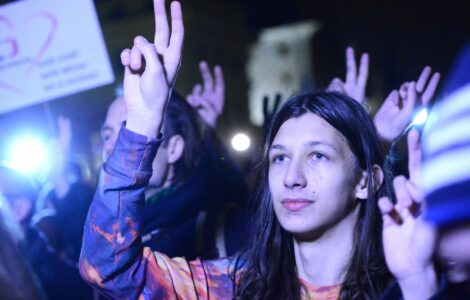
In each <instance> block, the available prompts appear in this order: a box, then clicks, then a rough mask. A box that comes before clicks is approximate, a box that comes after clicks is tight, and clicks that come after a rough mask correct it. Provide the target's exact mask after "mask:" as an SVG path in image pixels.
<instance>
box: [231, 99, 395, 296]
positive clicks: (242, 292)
mask: <svg viewBox="0 0 470 300" xmlns="http://www.w3.org/2000/svg"><path fill="white" fill-rule="evenodd" d="M309 112H311V113H314V114H315V115H317V116H319V117H321V118H323V119H324V120H325V121H327V122H328V123H329V124H330V125H331V126H333V127H334V128H335V129H336V130H338V131H339V132H341V134H342V135H343V136H344V137H345V138H346V140H347V141H348V144H349V147H350V148H351V151H352V153H353V154H354V155H355V156H356V158H357V161H358V164H359V167H360V168H361V169H362V170H364V171H366V172H367V173H368V175H369V176H368V187H369V193H368V199H367V200H365V201H360V204H359V205H360V208H359V216H358V219H357V223H356V225H355V230H354V237H353V243H354V244H353V250H352V258H351V260H350V262H349V265H348V268H347V272H346V276H345V280H344V282H343V283H342V286H341V294H340V299H376V298H378V297H379V295H380V293H381V292H382V290H383V289H384V287H385V285H386V284H387V281H388V279H389V272H388V270H387V268H386V265H385V259H384V255H383V249H382V238H381V237H382V218H381V214H380V211H379V208H378V206H377V199H378V196H379V195H380V194H383V193H384V191H385V189H384V188H383V186H382V187H381V188H380V190H379V191H378V192H374V191H373V176H372V170H373V165H374V164H377V165H379V166H382V165H383V154H382V152H381V146H380V142H379V139H378V137H377V133H376V130H375V128H374V125H373V123H372V120H371V118H370V117H369V115H368V113H367V112H366V111H365V109H364V108H363V107H362V106H361V105H360V104H359V103H357V102H356V101H355V100H353V99H351V98H349V97H347V96H345V95H342V94H338V93H330V92H319V93H305V94H300V95H297V96H294V97H292V98H291V99H290V100H288V101H287V102H286V103H285V104H284V105H283V107H282V108H281V109H280V111H279V112H278V113H277V114H276V115H275V116H274V118H273V120H272V122H271V124H270V127H269V130H268V133H267V138H266V144H265V147H264V154H263V161H262V163H261V165H260V176H259V184H258V190H257V191H256V193H255V199H256V200H255V201H256V205H257V207H256V216H255V218H254V224H253V228H254V231H255V232H254V235H253V237H252V241H251V244H250V246H249V247H248V250H247V251H246V252H245V253H244V254H243V255H241V258H240V260H241V261H243V271H242V272H241V274H240V276H241V278H240V283H239V285H238V287H237V289H236V296H237V297H240V298H242V299H300V298H301V293H302V284H301V283H300V281H299V278H298V274H297V268H296V263H295V255H294V245H293V237H292V235H291V234H290V233H289V232H287V231H285V230H284V229H283V228H282V227H281V225H280V223H279V221H278V220H277V217H276V215H275V213H274V208H273V204H272V200H271V194H270V191H269V185H268V180H267V178H268V171H269V161H268V152H269V148H270V146H271V144H272V142H273V140H274V137H275V136H276V134H277V132H278V130H279V128H280V127H281V125H282V124H283V123H284V122H285V121H287V120H288V119H291V118H297V117H300V116H301V115H303V114H305V113H309ZM385 182H386V181H385ZM235 269H237V267H236V268H235Z"/></svg>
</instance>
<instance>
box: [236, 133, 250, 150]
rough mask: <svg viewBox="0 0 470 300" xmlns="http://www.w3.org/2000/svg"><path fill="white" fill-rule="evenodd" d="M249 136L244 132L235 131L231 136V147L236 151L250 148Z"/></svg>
mask: <svg viewBox="0 0 470 300" xmlns="http://www.w3.org/2000/svg"><path fill="white" fill-rule="evenodd" d="M250 144H251V141H250V138H249V137H248V135H246V134H244V133H237V134H235V135H234V136H233V138H232V147H233V149H235V150H236V151H246V150H248V148H250Z"/></svg>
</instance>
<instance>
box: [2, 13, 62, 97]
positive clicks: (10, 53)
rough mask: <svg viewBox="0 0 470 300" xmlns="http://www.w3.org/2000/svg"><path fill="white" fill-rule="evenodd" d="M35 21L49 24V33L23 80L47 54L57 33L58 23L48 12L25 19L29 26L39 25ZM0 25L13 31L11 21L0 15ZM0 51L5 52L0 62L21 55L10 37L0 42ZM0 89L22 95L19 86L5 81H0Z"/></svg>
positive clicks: (17, 46)
mask: <svg viewBox="0 0 470 300" xmlns="http://www.w3.org/2000/svg"><path fill="white" fill-rule="evenodd" d="M37 20H46V21H47V22H48V23H49V24H50V28H49V31H48V32H47V34H46V35H45V36H44V41H43V43H42V44H41V45H40V46H39V48H38V50H37V51H36V53H34V55H33V58H32V60H31V62H30V64H29V66H28V68H27V70H26V72H25V74H24V76H25V78H26V77H27V76H28V75H29V74H30V73H31V71H32V70H33V69H34V68H35V67H36V65H37V64H38V63H39V62H40V61H41V59H42V58H43V56H44V54H45V53H46V52H47V50H48V49H49V47H50V46H51V44H52V41H53V40H54V37H55V34H56V32H57V27H58V21H57V18H56V17H55V16H54V15H53V14H52V13H50V12H48V11H40V12H37V13H34V14H32V15H30V16H29V17H28V18H26V20H25V21H26V23H29V24H30V25H31V24H32V25H35V24H39V23H35V22H36V21H37ZM0 23H1V24H4V25H6V27H7V28H8V29H9V30H10V31H12V32H13V31H14V30H15V26H14V24H13V21H12V20H11V19H9V18H8V17H5V16H2V15H0ZM0 46H2V47H0V49H4V50H5V54H3V53H1V52H0V61H2V60H9V59H12V58H15V57H17V56H19V55H21V44H20V45H18V39H17V38H15V37H12V36H8V37H5V38H3V39H2V40H0ZM0 88H3V89H6V90H8V91H10V92H14V93H16V94H18V93H20V94H21V93H22V89H21V88H20V87H19V86H16V85H15V84H11V83H8V82H5V81H0Z"/></svg>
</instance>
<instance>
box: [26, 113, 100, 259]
mask: <svg viewBox="0 0 470 300" xmlns="http://www.w3.org/2000/svg"><path fill="white" fill-rule="evenodd" d="M57 127H58V135H57V138H56V139H54V141H53V142H52V143H51V145H52V147H51V149H53V150H54V155H53V157H54V160H53V165H52V168H51V172H50V176H49V178H48V181H47V182H46V183H45V184H44V185H43V187H42V188H41V191H40V193H39V196H38V199H37V201H36V214H35V218H34V223H35V224H36V226H38V227H41V230H42V231H44V232H46V233H47V235H48V237H49V239H50V241H51V243H52V244H53V245H54V246H55V247H56V248H57V250H58V251H59V252H60V253H61V254H60V256H61V257H63V259H64V260H65V261H68V262H69V263H70V264H74V265H76V264H77V263H78V258H79V256H80V249H81V245H82V237H83V226H84V224H85V219H86V214H87V212H88V208H89V207H90V203H91V199H92V198H93V188H92V187H91V185H90V184H88V183H87V182H86V181H85V179H84V178H83V172H82V168H81V166H80V165H79V164H78V163H77V162H75V161H72V160H71V157H70V156H71V155H70V151H71V149H70V148H71V140H72V124H71V121H70V119H68V118H66V117H63V116H59V118H58V119H57Z"/></svg>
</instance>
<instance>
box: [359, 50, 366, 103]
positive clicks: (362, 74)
mask: <svg viewBox="0 0 470 300" xmlns="http://www.w3.org/2000/svg"><path fill="white" fill-rule="evenodd" d="M368 76H369V54H367V53H364V54H362V56H361V64H360V66H359V75H358V76H357V85H358V86H359V88H360V89H361V90H365V88H366V84H367V78H368ZM357 100H362V99H357Z"/></svg>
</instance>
